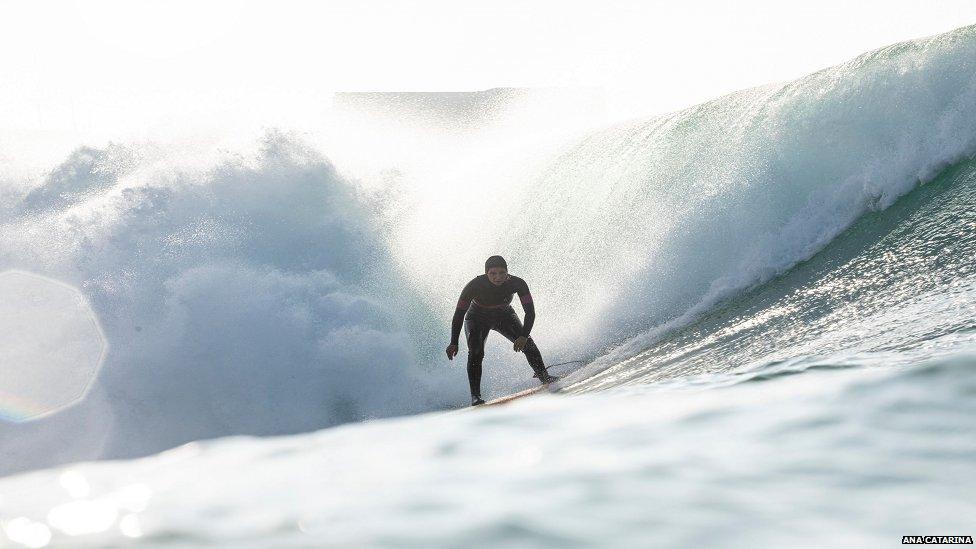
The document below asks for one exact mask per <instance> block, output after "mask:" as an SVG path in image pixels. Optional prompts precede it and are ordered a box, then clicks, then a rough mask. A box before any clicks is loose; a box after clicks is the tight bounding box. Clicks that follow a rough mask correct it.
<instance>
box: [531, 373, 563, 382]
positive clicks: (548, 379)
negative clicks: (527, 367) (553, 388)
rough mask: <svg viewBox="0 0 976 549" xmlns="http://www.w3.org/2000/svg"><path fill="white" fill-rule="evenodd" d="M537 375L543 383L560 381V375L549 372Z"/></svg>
mask: <svg viewBox="0 0 976 549" xmlns="http://www.w3.org/2000/svg"><path fill="white" fill-rule="evenodd" d="M536 377H538V378H539V381H541V382H542V384H543V385H546V384H549V383H554V382H556V381H559V376H551V375H549V374H548V373H545V374H543V375H541V376H536Z"/></svg>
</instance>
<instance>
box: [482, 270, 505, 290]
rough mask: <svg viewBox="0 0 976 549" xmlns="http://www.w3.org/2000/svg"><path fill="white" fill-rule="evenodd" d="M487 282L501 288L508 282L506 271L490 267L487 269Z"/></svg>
mask: <svg viewBox="0 0 976 549" xmlns="http://www.w3.org/2000/svg"><path fill="white" fill-rule="evenodd" d="M487 274H488V282H491V283H492V284H494V285H495V286H501V285H502V284H504V283H505V281H506V280H508V269H506V268H505V267H492V268H490V269H488V273H487Z"/></svg>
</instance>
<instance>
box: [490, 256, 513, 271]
mask: <svg viewBox="0 0 976 549" xmlns="http://www.w3.org/2000/svg"><path fill="white" fill-rule="evenodd" d="M492 267H505V270H506V271H507V270H508V263H505V258H504V257H502V256H500V255H493V256H491V257H489V258H488V260H487V261H485V272H486V273H487V272H488V269H490V268H492Z"/></svg>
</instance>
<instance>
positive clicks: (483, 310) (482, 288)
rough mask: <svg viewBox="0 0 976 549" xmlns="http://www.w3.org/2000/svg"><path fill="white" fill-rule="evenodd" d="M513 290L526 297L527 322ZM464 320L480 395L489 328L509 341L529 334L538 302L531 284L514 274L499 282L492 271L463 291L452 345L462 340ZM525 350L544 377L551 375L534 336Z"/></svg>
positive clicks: (474, 387)
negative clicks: (518, 310) (493, 279)
mask: <svg viewBox="0 0 976 549" xmlns="http://www.w3.org/2000/svg"><path fill="white" fill-rule="evenodd" d="M512 294H518V296H519V299H520V300H521V301H522V309H523V310H525V325H524V326H523V325H522V322H521V321H519V318H518V315H516V314H515V309H513V308H512V306H511V305H510V303H511V302H512ZM465 313H467V314H465ZM462 321H463V323H464V334H465V337H466V338H467V342H468V384H469V385H470V386H471V396H474V397H480V396H481V362H482V360H483V359H484V358H485V338H487V337H488V332H490V331H491V330H495V331H496V332H498V333H500V334H502V335H503V336H505V338H506V339H508V340H509V341H515V340H516V339H517V338H519V337H521V336H525V337H529V332H530V331H531V330H532V324H533V323H535V306H534V305H533V304H532V295H531V294H530V293H529V287H528V285H527V284H526V283H525V281H524V280H522V279H521V278H519V277H517V276H513V275H509V277H508V280H506V281H505V282H504V283H503V284H501V285H498V286H495V285H494V284H492V283H491V281H490V280H488V275H480V276H476V277H474V279H472V280H471V282H468V283H467V285H466V286H465V287H464V289H463V290H462V291H461V298H460V299H458V303H457V309H455V311H454V319H453V322H452V323H451V345H457V344H458V336H459V335H460V334H461V323H462ZM523 352H524V353H525V358H526V359H527V360H528V361H529V366H531V367H532V370H533V371H534V372H535V374H536V376H538V377H539V379H540V380H545V379H548V374H547V373H546V367H545V364H544V363H543V361H542V353H540V352H539V348H538V347H536V345H535V342H534V341H532V339H529V340H528V342H526V344H525V348H524V349H523Z"/></svg>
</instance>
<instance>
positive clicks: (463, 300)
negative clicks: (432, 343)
mask: <svg viewBox="0 0 976 549" xmlns="http://www.w3.org/2000/svg"><path fill="white" fill-rule="evenodd" d="M475 280H477V279H475ZM473 295H474V280H472V281H471V282H468V283H467V284H466V285H465V286H464V289H463V290H461V297H459V298H458V302H457V307H456V308H455V309H454V318H453V319H452V320H451V345H457V344H458V337H460V335H461V326H462V325H463V324H464V313H466V312H468V307H469V306H471V298H472V297H473Z"/></svg>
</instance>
